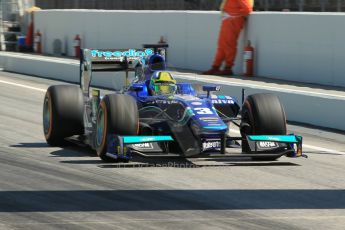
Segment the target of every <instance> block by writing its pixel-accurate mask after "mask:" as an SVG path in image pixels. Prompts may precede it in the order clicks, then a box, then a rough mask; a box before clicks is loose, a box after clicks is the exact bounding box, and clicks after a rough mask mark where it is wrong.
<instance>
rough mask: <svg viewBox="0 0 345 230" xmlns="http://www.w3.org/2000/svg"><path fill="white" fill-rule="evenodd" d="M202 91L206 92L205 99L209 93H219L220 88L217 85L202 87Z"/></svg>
mask: <svg viewBox="0 0 345 230" xmlns="http://www.w3.org/2000/svg"><path fill="white" fill-rule="evenodd" d="M202 90H203V91H206V92H207V97H209V96H210V92H213V91H220V86H219V85H204V86H203V87H202Z"/></svg>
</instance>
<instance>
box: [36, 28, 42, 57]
mask: <svg viewBox="0 0 345 230" xmlns="http://www.w3.org/2000/svg"><path fill="white" fill-rule="evenodd" d="M34 51H35V53H38V54H41V53H42V34H41V33H40V31H39V30H37V32H36V33H35V36H34Z"/></svg>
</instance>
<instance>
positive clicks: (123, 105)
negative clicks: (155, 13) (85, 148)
mask: <svg viewBox="0 0 345 230" xmlns="http://www.w3.org/2000/svg"><path fill="white" fill-rule="evenodd" d="M96 122H97V123H96V135H95V145H96V151H97V155H98V156H99V157H100V158H101V159H102V160H103V161H106V162H116V161H117V160H116V159H113V158H111V157H108V156H107V155H106V153H107V148H108V141H109V140H108V137H109V136H110V135H113V134H115V135H137V134H138V130H139V115H138V107H137V104H136V102H135V101H134V100H133V98H132V97H131V96H128V95H122V94H110V95H106V96H104V98H103V100H102V101H101V103H100V106H99V109H98V113H97V120H96ZM114 147H115V146H114Z"/></svg>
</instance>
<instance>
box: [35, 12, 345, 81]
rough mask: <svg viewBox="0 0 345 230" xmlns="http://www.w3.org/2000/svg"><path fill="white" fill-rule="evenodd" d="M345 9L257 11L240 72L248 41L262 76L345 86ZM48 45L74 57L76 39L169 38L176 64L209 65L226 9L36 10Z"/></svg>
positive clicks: (114, 43)
mask: <svg viewBox="0 0 345 230" xmlns="http://www.w3.org/2000/svg"><path fill="white" fill-rule="evenodd" d="M344 21H345V14H343V13H289V12H287V13H285V12H277V13H274V12H262V13H257V12H256V13H253V14H252V15H251V16H250V18H249V20H248V27H247V30H246V31H244V33H243V34H244V35H243V34H242V36H241V38H240V40H239V50H240V52H238V57H237V59H236V64H235V67H234V70H235V73H237V74H239V73H241V72H242V71H241V70H242V49H243V41H245V40H247V39H248V38H249V39H250V40H252V42H253V44H254V46H255V48H256V51H257V52H256V56H255V57H256V65H255V73H256V74H257V75H260V76H264V77H270V78H278V79H286V80H293V81H301V82H310V83H316V84H324V85H333V86H345V77H344V76H343V73H344V71H345V61H344V60H345V58H344V57H345V46H344V45H343V41H344V40H345V30H342V29H341V28H342V27H343V25H344ZM35 23H36V28H37V29H39V30H40V31H41V32H43V49H44V51H45V52H46V53H48V54H51V53H52V52H53V49H52V44H53V41H54V39H60V40H61V41H64V42H65V43H66V45H65V47H66V50H67V53H68V55H72V54H73V46H72V44H73V38H74V36H75V35H76V34H80V35H81V36H82V38H83V46H84V47H92V48H135V47H138V48H139V47H141V44H142V43H156V42H157V41H158V40H159V37H160V36H162V35H163V36H165V37H166V39H167V40H168V43H169V45H170V48H169V62H170V65H171V66H173V67H178V68H185V69H194V70H205V69H207V68H209V66H210V65H211V63H212V59H213V56H214V52H215V48H216V42H217V37H218V30H219V24H220V15H219V12H215V11H213V12H202V11H95V10H51V11H50V10H46V11H40V12H37V13H36V17H35Z"/></svg>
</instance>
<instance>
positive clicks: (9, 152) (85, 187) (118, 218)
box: [0, 72, 345, 230]
mask: <svg viewBox="0 0 345 230" xmlns="http://www.w3.org/2000/svg"><path fill="white" fill-rule="evenodd" d="M57 83H58V84H61V82H55V81H51V80H46V79H40V78H35V77H29V76H24V75H18V74H11V73H4V72H0V229H1V230H2V229H35V230H36V229H45V230H46V229H143V228H145V229H344V227H345V135H343V134H339V133H334V132H329V131H324V130H319V129H311V128H306V127H301V126H292V125H290V126H289V131H291V132H294V133H296V134H300V135H303V136H304V140H305V149H304V152H305V153H306V154H308V156H309V158H308V159H305V158H298V159H290V158H286V157H282V158H280V159H279V160H278V161H272V162H271V161H264V162H258V161H250V160H249V159H240V158H233V159H217V160H210V159H189V160H163V159H158V160H155V161H147V160H146V159H141V158H138V159H135V162H133V163H130V164H127V165H122V164H115V163H110V164H109V163H103V162H102V161H101V160H100V159H99V158H98V157H96V156H95V154H94V153H93V152H92V151H90V150H88V149H85V148H81V147H79V146H73V145H71V146H69V147H66V148H56V147H50V146H48V145H47V144H46V143H45V140H44V137H43V131H42V104H43V97H44V92H45V89H46V88H47V87H48V86H49V85H52V84H57Z"/></svg>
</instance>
